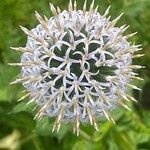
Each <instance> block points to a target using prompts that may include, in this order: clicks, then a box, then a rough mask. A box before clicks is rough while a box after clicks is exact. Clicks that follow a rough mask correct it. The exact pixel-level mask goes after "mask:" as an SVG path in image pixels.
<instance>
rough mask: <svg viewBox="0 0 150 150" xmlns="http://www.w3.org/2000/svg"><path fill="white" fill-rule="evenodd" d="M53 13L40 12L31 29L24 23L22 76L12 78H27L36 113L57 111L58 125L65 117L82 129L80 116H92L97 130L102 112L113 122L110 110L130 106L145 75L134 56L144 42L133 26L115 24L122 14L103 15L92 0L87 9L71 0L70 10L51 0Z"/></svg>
mask: <svg viewBox="0 0 150 150" xmlns="http://www.w3.org/2000/svg"><path fill="white" fill-rule="evenodd" d="M50 8H51V11H52V13H53V15H54V16H53V17H51V18H50V19H48V18H47V17H46V16H44V18H42V17H41V16H40V15H39V14H38V13H37V12H36V13H35V15H36V17H37V19H38V20H39V22H40V24H39V25H38V26H37V27H36V28H34V29H32V30H31V31H30V30H28V29H26V28H24V27H22V26H20V27H21V29H22V30H23V31H24V32H25V33H26V34H27V35H28V39H27V43H26V46H25V47H19V48H14V47H12V49H14V50H17V51H21V52H23V54H22V57H21V63H12V64H10V65H18V66H21V77H20V78H19V79H16V81H14V82H12V83H22V85H23V86H24V87H25V88H26V90H27V94H26V95H25V96H23V97H22V98H21V99H24V98H26V97H28V96H30V101H29V103H31V102H35V103H36V104H37V106H38V108H40V110H39V111H38V113H37V115H36V116H35V117H37V118H42V117H44V116H48V117H56V121H55V123H54V127H53V131H54V130H55V129H57V131H59V129H60V126H61V123H62V122H71V123H72V124H73V126H74V127H73V130H74V132H76V133H77V135H79V126H80V122H90V123H91V125H93V126H94V127H95V129H96V130H98V125H97V123H96V120H97V118H99V117H100V116H105V117H106V118H107V119H108V120H111V121H113V122H114V120H113V118H112V116H111V114H110V111H111V110H112V109H114V108H116V107H117V106H118V105H121V106H123V107H125V108H126V109H129V108H128V106H127V105H126V104H125V102H126V101H129V100H133V101H136V100H135V99H134V98H133V97H131V96H129V95H127V87H131V88H133V89H138V90H140V89H139V88H138V87H136V86H135V85H132V84H130V80H131V79H138V80H142V79H141V78H140V77H138V76H137V74H136V73H134V72H133V69H139V68H143V66H138V65H132V58H136V57H141V56H143V55H142V54H138V55H134V53H135V52H137V51H139V50H141V48H139V47H140V45H134V44H132V43H130V42H128V38H129V37H131V36H133V35H134V34H135V33H133V34H130V35H124V32H125V31H126V29H127V28H128V26H125V25H123V26H121V27H116V26H115V25H116V23H117V21H118V20H119V19H120V18H121V16H122V14H121V15H119V17H117V18H116V19H114V20H110V17H107V16H108V13H109V9H110V7H108V9H107V10H106V11H105V13H104V14H103V15H101V14H100V13H99V12H98V11H97V10H98V6H97V7H96V8H95V7H94V1H93V2H92V4H91V6H90V8H89V10H87V9H86V1H85V3H84V6H83V10H77V7H76V1H75V2H74V4H72V1H70V3H69V5H68V10H64V11H61V10H60V9H59V8H58V7H54V5H53V4H50Z"/></svg>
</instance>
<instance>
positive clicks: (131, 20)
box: [0, 0, 150, 150]
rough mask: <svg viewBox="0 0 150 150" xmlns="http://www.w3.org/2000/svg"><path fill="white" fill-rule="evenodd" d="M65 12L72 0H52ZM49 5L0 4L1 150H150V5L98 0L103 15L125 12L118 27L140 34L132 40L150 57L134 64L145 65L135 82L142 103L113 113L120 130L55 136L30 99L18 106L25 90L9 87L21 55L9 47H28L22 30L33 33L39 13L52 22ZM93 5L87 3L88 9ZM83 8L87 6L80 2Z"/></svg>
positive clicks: (40, 1) (64, 131)
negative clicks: (105, 13)
mask: <svg viewBox="0 0 150 150" xmlns="http://www.w3.org/2000/svg"><path fill="white" fill-rule="evenodd" d="M50 2H53V3H54V4H55V5H58V6H60V8H62V9H65V8H67V4H68V0H51V1H50ZM48 3H49V0H0V149H2V150H6V149H8V150H55V149H58V150H59V149H60V150H71V149H72V150H150V111H149V110H150V0H96V4H98V5H100V7H99V11H100V13H103V12H104V10H105V9H106V8H107V7H108V6H109V5H112V7H111V13H110V14H111V16H112V18H114V17H116V16H118V15H119V14H120V13H121V12H124V16H123V17H122V20H121V21H120V22H119V23H118V25H123V24H129V25H131V27H130V29H129V30H128V33H131V32H135V31H137V32H138V34H137V35H136V36H135V37H134V38H132V39H130V40H131V41H135V42H136V43H137V44H140V43H141V44H142V47H143V53H145V56H144V57H142V58H140V59H138V60H135V63H136V64H140V65H145V66H146V69H142V70H140V71H138V73H139V74H140V76H141V77H143V78H144V79H145V80H144V81H142V82H136V85H138V86H139V87H141V88H142V89H143V90H142V92H140V93H139V92H137V91H130V92H132V94H133V95H134V97H135V98H136V99H137V100H138V103H133V104H129V105H131V106H130V107H131V108H132V111H131V112H128V111H126V110H125V109H118V110H116V111H114V112H113V116H114V119H115V120H116V125H113V124H112V123H111V122H108V121H105V120H101V121H100V132H96V131H95V130H94V129H92V127H91V126H90V125H89V126H88V125H82V126H81V132H80V136H79V137H76V135H73V134H72V130H71V128H70V127H69V126H67V125H63V127H62V128H61V130H60V133H59V134H56V133H53V134H52V133H51V129H52V125H53V120H51V119H48V118H45V119H42V120H40V121H38V120H33V116H34V113H32V111H31V110H32V107H33V106H32V105H28V106H27V105H26V102H27V101H26V100H25V101H23V102H17V100H18V99H19V98H20V97H21V95H22V94H23V93H22V92H21V91H22V90H23V88H22V86H21V85H15V86H11V85H9V82H11V81H12V80H14V79H15V78H16V77H17V76H18V74H19V68H12V67H10V66H8V65H7V63H8V62H19V61H20V54H19V53H15V52H13V51H12V50H10V48H9V47H10V46H24V45H25V42H26V37H25V35H24V34H23V32H22V31H21V30H20V29H19V26H18V25H22V26H25V27H27V28H28V29H31V28H33V27H35V26H36V25H37V23H38V21H37V20H36V19H35V16H34V11H35V10H37V11H38V12H39V13H40V14H45V15H47V16H48V17H50V16H51V15H52V14H51V12H50V9H49V4H48ZM90 3H91V0H88V5H89V4H90ZM77 4H78V8H81V7H82V4H83V1H81V0H77Z"/></svg>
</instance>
